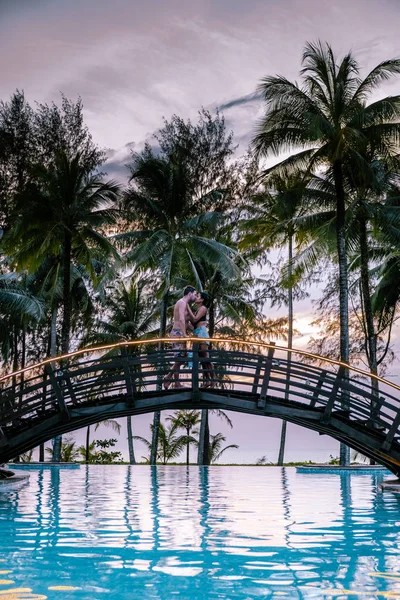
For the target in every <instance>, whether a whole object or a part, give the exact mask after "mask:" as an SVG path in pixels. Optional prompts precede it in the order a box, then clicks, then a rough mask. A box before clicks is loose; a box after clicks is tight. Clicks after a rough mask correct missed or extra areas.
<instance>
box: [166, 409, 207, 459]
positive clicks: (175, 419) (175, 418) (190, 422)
mask: <svg viewBox="0 0 400 600" xmlns="http://www.w3.org/2000/svg"><path fill="white" fill-rule="evenodd" d="M200 420H201V419H200V412H199V411H198V410H179V411H175V413H174V414H173V415H169V416H168V417H167V421H171V423H174V424H175V425H176V426H177V427H178V429H184V430H185V431H186V441H187V443H186V464H187V465H189V450H190V443H191V442H190V439H191V438H192V433H193V434H198V431H196V430H195V427H196V426H197V425H199V423H200Z"/></svg>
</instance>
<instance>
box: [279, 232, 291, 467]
mask: <svg viewBox="0 0 400 600" xmlns="http://www.w3.org/2000/svg"><path fill="white" fill-rule="evenodd" d="M288 259H289V266H288V280H289V286H288V317H289V331H288V347H289V348H292V346H293V285H292V277H293V265H292V260H293V231H292V229H290V230H289V244H288ZM291 358H292V353H291V352H288V355H287V359H288V379H287V382H286V389H285V401H286V402H287V401H288V400H289V379H290V361H291ZM286 429H287V421H285V420H283V421H282V430H281V443H280V447H279V456H278V465H279V466H280V467H281V466H282V465H283V461H284V457H285V445H286Z"/></svg>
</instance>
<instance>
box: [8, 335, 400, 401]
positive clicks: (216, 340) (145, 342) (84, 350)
mask: <svg viewBox="0 0 400 600" xmlns="http://www.w3.org/2000/svg"><path fill="white" fill-rule="evenodd" d="M179 341H180V342H190V343H201V342H202V341H203V342H212V343H216V344H236V345H241V346H243V345H244V346H253V347H256V348H263V349H268V350H269V349H274V350H275V351H281V352H286V353H288V354H289V353H293V354H297V355H298V356H304V357H306V358H311V359H314V360H318V361H320V362H324V363H327V364H330V365H334V366H337V367H345V368H346V369H348V370H349V371H352V372H354V373H357V374H359V375H362V376H364V377H367V378H369V379H375V380H376V381H380V382H381V383H384V384H385V385H388V386H390V387H392V388H394V389H395V390H398V391H400V386H399V385H397V384H396V383H393V382H392V381H389V380H387V379H385V378H384V377H380V376H379V375H374V374H373V373H370V372H368V371H365V370H364V369H360V368H358V367H353V366H352V365H350V364H348V363H345V362H342V361H338V360H335V359H333V358H329V357H327V356H320V355H319V354H315V353H313V352H307V351H305V350H301V349H299V348H289V347H288V346H279V345H277V344H274V343H265V342H257V341H253V340H239V339H232V338H221V337H217V338H198V337H185V338H179ZM171 342H172V340H171V338H170V337H168V338H167V337H165V338H150V339H145V340H132V341H123V342H116V343H114V344H104V345H101V346H91V347H90V348H81V349H80V350H75V351H74V352H68V353H67V354H60V355H58V356H52V357H49V358H46V359H44V360H42V361H40V362H38V363H35V364H33V365H29V366H27V367H24V368H22V369H18V370H17V371H13V372H11V373H7V374H6V375H2V376H1V377H0V383H2V382H3V381H6V380H7V379H11V378H13V377H16V376H18V375H22V374H25V373H27V372H29V371H33V370H35V369H38V368H40V367H44V366H45V365H48V364H51V363H59V362H62V361H65V360H68V359H71V358H73V357H76V356H82V355H84V354H89V353H94V352H102V351H107V350H113V349H115V348H122V347H126V346H133V347H134V346H147V345H148V346H151V345H154V344H164V343H171Z"/></svg>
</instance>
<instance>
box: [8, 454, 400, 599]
mask: <svg viewBox="0 0 400 600" xmlns="http://www.w3.org/2000/svg"><path fill="white" fill-rule="evenodd" d="M383 478H384V475H382V474H369V473H368V474H365V475H363V476H360V475H357V476H353V475H352V474H351V473H344V474H341V475H338V474H333V475H331V474H325V473H322V474H318V475H313V476H312V477H310V476H308V475H306V474H305V475H303V474H299V473H296V471H295V469H294V468H286V469H280V468H273V467H211V468H207V467H202V468H198V467H189V468H188V469H187V468H186V467H174V466H170V467H169V466H166V467H157V468H150V467H144V466H137V467H128V466H113V465H110V466H100V465H99V466H95V465H93V466H89V467H81V468H80V469H76V470H75V469H72V470H68V469H62V470H59V469H57V468H53V469H34V470H32V471H30V480H29V483H28V484H27V485H26V486H24V487H23V488H21V489H19V490H15V491H9V492H5V493H2V494H1V495H0V559H1V563H0V571H1V574H0V600H2V599H3V600H4V599H6V600H9V599H11V598H13V599H14V598H21V599H22V598H24V599H25V598H31V599H36V600H39V599H41V598H49V599H57V600H58V599H61V598H64V599H65V600H67V599H72V598H73V599H77V600H78V599H85V600H86V599H87V600H89V599H90V600H93V599H102V598H113V599H118V600H120V599H128V598H129V599H130V598H132V599H134V598H141V599H143V600H145V599H159V600H164V599H170V598H181V599H182V598H184V599H189V598H190V599H200V598H201V599H207V598H210V599H217V598H218V599H223V600H228V599H236V598H237V599H240V600H245V599H246V600H248V599H253V598H255V599H264V598H278V597H279V596H280V597H282V598H284V597H286V598H299V599H300V598H301V599H303V598H304V599H308V598H330V597H333V598H338V599H340V598H346V597H347V596H349V595H351V596H357V595H358V597H359V598H369V599H370V598H382V597H393V598H400V550H399V541H400V497H399V495H396V494H393V493H390V492H385V493H382V492H380V491H379V483H380V482H381V481H382V480H383ZM18 590H20V591H18ZM23 590H25V591H23ZM28 590H30V591H28Z"/></svg>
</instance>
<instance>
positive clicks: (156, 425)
mask: <svg viewBox="0 0 400 600" xmlns="http://www.w3.org/2000/svg"><path fill="white" fill-rule="evenodd" d="M168 292H169V290H166V292H165V293H164V296H163V297H162V300H161V311H160V338H164V337H165V331H166V328H167V307H168ZM162 349H163V344H161V343H160V344H159V350H162ZM161 386H162V381H161V379H160V381H159V383H158V384H157V388H158V389H161ZM160 422H161V411H159V410H156V411H155V412H154V416H153V434H152V436H151V452H150V464H151V465H156V464H157V450H158V434H159V429H160Z"/></svg>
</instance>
